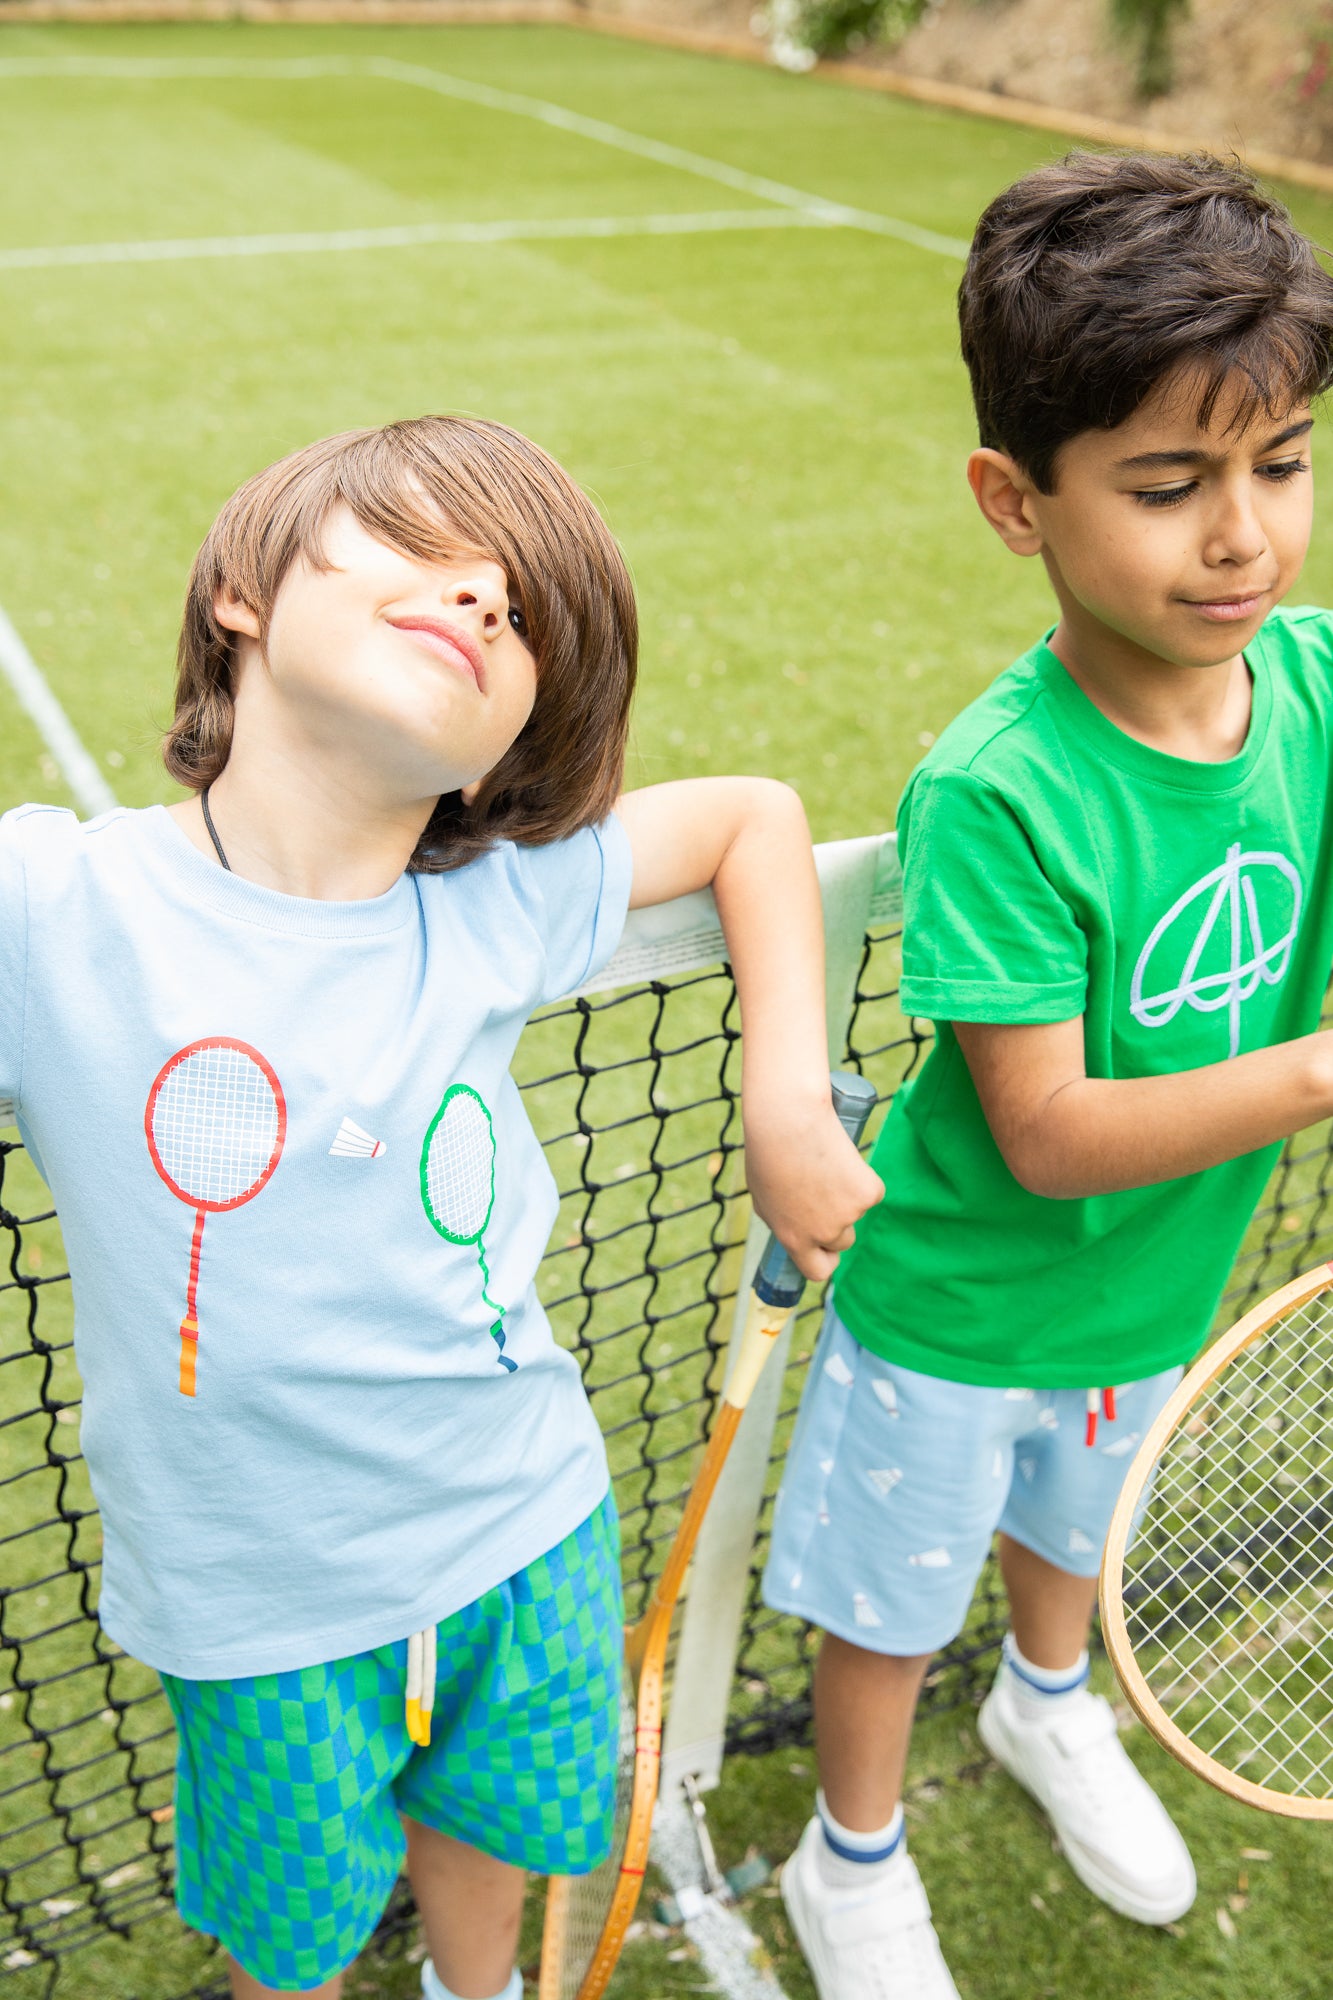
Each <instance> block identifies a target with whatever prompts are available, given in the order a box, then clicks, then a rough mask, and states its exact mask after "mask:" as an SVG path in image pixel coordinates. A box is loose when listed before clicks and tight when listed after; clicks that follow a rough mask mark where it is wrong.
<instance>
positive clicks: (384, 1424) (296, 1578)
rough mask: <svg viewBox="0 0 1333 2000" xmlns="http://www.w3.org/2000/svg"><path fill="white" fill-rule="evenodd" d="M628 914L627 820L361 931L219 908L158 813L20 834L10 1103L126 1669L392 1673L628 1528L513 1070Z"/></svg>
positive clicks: (210, 869)
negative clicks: (563, 1336) (66, 1315)
mask: <svg viewBox="0 0 1333 2000" xmlns="http://www.w3.org/2000/svg"><path fill="white" fill-rule="evenodd" d="M629 881H630V855H629V843H628V840H627V838H626V836H625V833H624V830H623V828H621V826H620V825H619V823H618V822H617V821H616V820H614V819H612V820H608V821H607V822H606V824H605V825H604V826H602V827H600V828H597V829H593V830H589V831H586V832H584V833H580V834H577V835H575V836H574V837H573V838H572V839H570V840H566V841H562V842H558V843H556V844H554V845H552V846H548V847H540V848H517V847H514V846H508V845H507V846H501V847H498V848H496V849H494V850H493V851H492V852H491V853H489V854H486V855H484V856H482V857H481V858H480V859H479V860H477V861H474V862H472V863H471V864H470V865H469V866H468V867H466V868H463V869H460V870H458V871H457V872H456V873H453V874H448V875H435V876H432V875H404V876H402V877H401V878H400V879H399V881H397V882H396V883H395V884H394V886H393V888H392V889H390V890H389V892H388V893H387V894H386V895H384V896H380V897H377V898H375V899H373V900H372V901H367V902H351V903H338V902H315V901H310V900H307V899H304V898H300V897H292V896H283V895H279V894H278V893H276V892H275V891H273V890H270V889H264V888H260V887H258V886H257V885H255V884H254V883H251V882H246V881H244V880H242V879H241V878H240V877H238V876H236V875H231V874H227V873H225V872H224V871H223V870H222V869H221V868H218V867H216V866H215V865H214V864H213V863H212V862H211V861H210V860H208V859H207V858H206V857H205V856H204V855H202V854H200V853H199V852H198V851H197V850H196V849H195V848H194V847H193V846H192V844H191V843H190V841H189V840H188V839H187V838H186V836H185V835H184V833H183V832H182V831H181V829H180V828H179V827H178V826H177V825H176V823H175V821H174V820H173V819H172V818H171V816H170V814H169V813H168V812H167V811H166V809H165V808H164V807H161V806H156V807H152V808H150V809H148V810H147V811H143V812H128V811H117V812H112V813H108V814H105V815H104V816H103V817H102V818H100V819H96V820H93V821H90V822H88V823H87V824H85V825H80V823H79V822H78V821H77V820H76V819H75V817H74V816H73V814H71V813H68V812H63V811H58V810H56V809H54V808H51V807H46V806H24V807H20V808H19V809H18V810H17V811H15V812H11V813H7V814H6V815H5V816H4V818H3V819H0V1098H5V1097H9V1098H12V1099H13V1100H14V1102H15V1105H16V1107H17V1113H18V1121H19V1125H20V1128H21V1130H22V1132H23V1135H24V1138H25V1140H26V1141H27V1143H28V1144H29V1146H30V1147H31V1150H32V1153H33V1156H34V1159H35V1160H36V1162H37V1164H38V1165H39V1166H40V1168H41V1170H42V1172H43V1174H44V1175H45V1178H46V1180H47V1182H48V1184H49V1186H50V1188H51V1192H52V1194H53V1196H54V1198H55V1204H56V1208H57V1211H58V1213H59V1215H60V1220H61V1225H62V1227H63V1230H64V1237H65V1244H66V1249H67V1252H68V1256H69V1265H70V1271H71V1274H72V1277H73V1288H74V1299H75V1351H76V1355H77V1358H78V1363H79V1367H80V1369H81V1371H82V1375H83V1382H84V1410H83V1433H82V1441H83V1449H84V1453H85V1456H86V1458H87V1461H88V1467H89V1471H90V1473H91V1475H92V1482H93V1488H94V1491H95V1493H96V1496H97V1500H98V1504H99V1506H100V1507H101V1510H102V1522H103V1529H104V1536H105V1542H104V1569H103V1578H102V1595H101V1608H100V1615H101V1620H102V1624H103V1626H104V1628H105V1630H106V1631H107V1632H108V1633H109V1634H110V1636H111V1637H112V1638H113V1639H115V1640H116V1641H117V1642H118V1643H119V1644H120V1645H121V1646H123V1647H124V1648H125V1649H126V1651H127V1652H130V1653H133V1654H135V1655H136V1656H137V1657H138V1658H140V1659H142V1660H146V1661H147V1662H148V1663H149V1664H150V1665H151V1666H154V1667H157V1668H160V1669H162V1670H163V1671H165V1672H169V1673H174V1674H179V1675H182V1676H184V1677H187V1678H192V1679H210V1678H229V1677H232V1676H236V1675H243V1674H258V1673H275V1672H280V1671H282V1670H285V1669H288V1668H293V1667H300V1666H306V1665H311V1664H314V1663H316V1662H319V1661H324V1660H331V1659H335V1658H338V1657H340V1656H342V1655H344V1654H348V1653H354V1652H360V1651H362V1650H364V1649H366V1648H368V1647H372V1646H378V1645H384V1644H387V1643H389V1642H390V1641H392V1640H395V1639H400V1638H402V1637H403V1636H404V1635H405V1634H407V1633H410V1632H413V1631H416V1630H419V1629H420V1628H421V1627H423V1626H425V1625H426V1624H428V1623H430V1622H432V1621H434V1620H436V1619H439V1618H441V1617H444V1616H447V1615H448V1614H449V1613H450V1612H452V1611H455V1610H457V1609H459V1608H460V1607H461V1606H463V1605H465V1604H468V1603H470V1602H472V1600H473V1599H475V1598H476V1597H478V1596H480V1595H481V1593H482V1592H483V1591H485V1590H487V1589H489V1588H490V1587H491V1586H492V1585H494V1584H496V1583H498V1582H499V1581H501V1580H502V1579H503V1578H504V1577H507V1576H510V1575H512V1574H514V1573H515V1572H516V1571H517V1570H519V1569H521V1568H523V1567H524V1566H525V1565H526V1564H527V1563H529V1562H531V1561H533V1560H534V1559H535V1558H536V1557H537V1556H539V1555H541V1554H542V1553H543V1552H544V1551H545V1550H547V1549H549V1548H550V1547H552V1546H553V1545H554V1544H555V1543H556V1542H558V1541H560V1540H561V1539H562V1538H563V1537H564V1536H565V1535H566V1534H567V1533H569V1532H570V1530H571V1529H573V1528H574V1527H576V1526H577V1525H578V1523H579V1522H580V1521H582V1520H583V1519H584V1518H585V1517H586V1516H587V1515H588V1514H589V1513H590V1512H591V1511H592V1509H593V1508H594V1507H595V1506H596V1505H597V1504H598V1502H599V1501H600V1500H601V1499H602V1497H603V1495H604V1494H605V1492H606V1487H607V1467H606V1456H605V1452H604V1450H603V1446H602V1439H601V1435H600V1432H599V1431H598V1428H597V1424H596V1422H595V1420H594V1418H593V1416H592V1412H591V1410H590V1409H589V1407H588V1402H587V1399H586V1397H585V1395H584V1393H583V1388H582V1384H581V1381H580V1378H579V1371H578V1368H577V1365H576V1364H575V1362H574V1360H573V1359H572V1357H571V1356H570V1355H568V1354H566V1353H565V1352H564V1351H563V1350H562V1349H560V1348H559V1347H557V1345H556V1344H555V1341H554V1340H553V1338H552V1335H551V1331H550V1327H549V1325H548V1323H547V1320H546V1316H545V1314H544V1313H543V1311H542V1309H541V1307H540V1305H539V1304H538V1302H537V1298H536V1295H535V1292H534V1290H533V1279H534V1275H535V1273H536V1270H537V1265H538V1263H539V1261H540V1259H541V1256H542V1253H543V1251H544V1250H545V1248H546V1242H547V1238H548V1236H549V1234H550V1231H551V1227H552V1224H553V1222H554V1219H555V1214H556V1206H557V1203H556V1193H555V1186H554V1183H553V1181H552V1178H551V1174H550V1171H549V1169H548V1167H547V1165H546V1161H545V1158H544V1156H543V1154H542V1150H541V1147H540V1145H539V1144H538V1142H537V1139H536V1136H535V1134H534V1133H533V1131H532V1128H531V1126H530V1124H529V1122H528V1119H527V1115H526V1113H525V1111H524V1109H523V1106H522V1103H521V1101H520V1098H519V1094H518V1091H517V1088H516V1087H515V1085H514V1083H513V1081H512V1079H511V1077H510V1075H509V1063H510V1059H511V1057H512V1055H513V1052H514V1047H515V1044H516V1042H517V1040H518V1036H519V1033H520V1031H521V1029H522V1027H523V1024H524V1022H525V1021H526V1020H527V1017H528V1015H529V1014H530V1013H531V1012H532V1010H533V1008H534V1007H537V1006H539V1005H541V1004H542V1003H543V1002H544V1001H547V1000H551V999H554V998H556V997H558V996H559V995H561V994H565V993H568V992H570V991H571V990H573V989H574V988H576V987H577V986H579V985H580V984H581V983H582V982H583V981H584V980H586V979H587V978H589V977H590V976H591V975H592V973H593V972H594V971H596V970H597V969H598V967H600V966H601V964H602V963H604V961H605V960H606V959H607V958H608V957H609V955H610V953H611V952H612V950H613V949H614V947H615V944H616V942H617V940H618V938H619V935H620V931H621V927H622V924H623V921H624V916H625V911H626V907H627V903H628V896H629ZM183 1321H185V1322H186V1323H187V1325H188V1326H190V1327H194V1326H197V1340H191V1339H186V1340H182V1322H183ZM182 1353H185V1354H187V1355H188V1356H189V1357H190V1358H191V1359H192V1360H193V1361H194V1362H195V1364H196V1365H195V1370H194V1383H193V1387H194V1394H193V1395H190V1394H186V1393H184V1391H183V1387H182V1383H183V1381H184V1380H185V1377H184V1375H183V1373H182V1367H181V1357H182Z"/></svg>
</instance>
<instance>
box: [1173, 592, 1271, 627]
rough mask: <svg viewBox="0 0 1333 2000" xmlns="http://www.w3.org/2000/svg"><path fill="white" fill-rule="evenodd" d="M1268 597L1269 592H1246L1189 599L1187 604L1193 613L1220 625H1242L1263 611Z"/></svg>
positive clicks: (1186, 600)
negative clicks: (1228, 595)
mask: <svg viewBox="0 0 1333 2000" xmlns="http://www.w3.org/2000/svg"><path fill="white" fill-rule="evenodd" d="M1267 596H1268V592H1267V590H1246V591H1242V592H1239V593H1237V594H1236V595H1234V596H1230V597H1187V598H1186V599H1185V602H1186V604H1188V605H1189V607H1190V609H1191V610H1192V611H1197V612H1199V613H1200V614H1201V615H1202V616H1203V617H1204V618H1211V619H1214V620H1216V622H1217V623H1218V624H1219V625H1241V624H1244V622H1245V620H1246V619H1247V618H1252V617H1253V616H1254V614H1255V612H1256V611H1259V610H1261V609H1262V607H1263V604H1264V600H1265V599H1266V598H1267Z"/></svg>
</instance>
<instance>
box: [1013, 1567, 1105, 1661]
mask: <svg viewBox="0 0 1333 2000" xmlns="http://www.w3.org/2000/svg"><path fill="white" fill-rule="evenodd" d="M999 1553H1000V1574H1001V1576H1002V1577H1003V1578H1004V1587H1005V1591H1006V1593H1007V1595H1008V1598H1009V1629H1010V1631H1011V1632H1012V1633H1013V1635H1014V1643H1015V1644H1016V1645H1017V1647H1018V1650H1019V1652H1020V1653H1021V1654H1022V1655H1023V1657H1024V1659H1025V1660H1031V1662H1032V1664H1033V1666H1034V1667H1044V1668H1046V1669H1047V1670H1048V1671H1049V1672H1056V1671H1058V1670H1059V1669H1060V1668H1062V1667H1069V1668H1073V1667H1076V1666H1077V1665H1078V1663H1079V1661H1080V1659H1081V1658H1082V1656H1083V1654H1084V1653H1085V1652H1086V1651H1087V1645H1088V1634H1089V1632H1090V1631H1091V1629H1092V1614H1093V1612H1094V1610H1095V1609H1096V1607H1097V1579H1096V1577H1095V1576H1073V1575H1071V1573H1070V1572H1069V1571H1068V1570H1067V1569H1057V1568H1056V1566H1055V1564H1054V1563H1049V1562H1047V1561H1046V1558H1045V1557H1044V1556H1039V1555H1038V1554H1037V1552H1036V1550H1035V1549H1030V1548H1028V1547H1027V1545H1026V1543H1024V1542H1016V1541H1015V1540H1014V1538H1013V1536H1012V1535H1004V1534H1002V1535H1001V1536H1000V1551H999Z"/></svg>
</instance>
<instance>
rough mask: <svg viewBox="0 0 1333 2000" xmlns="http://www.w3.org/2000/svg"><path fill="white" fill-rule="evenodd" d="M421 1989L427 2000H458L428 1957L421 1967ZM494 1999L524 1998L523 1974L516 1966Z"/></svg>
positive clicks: (518, 1999) (512, 1999)
mask: <svg viewBox="0 0 1333 2000" xmlns="http://www.w3.org/2000/svg"><path fill="white" fill-rule="evenodd" d="M421 1991H422V1993H423V1994H424V1996H425V2000H458V1995H457V1994H456V1993H451V1992H450V1990H449V1988H448V1987H447V1986H446V1985H445V1983H444V1981H443V1980H442V1979H441V1977H440V1975H439V1973H438V1972H437V1971H436V1970H435V1967H434V1966H433V1965H432V1964H431V1962H430V1960H429V1959H427V1960H426V1962H425V1964H424V1965H423V1966H422V1968H421ZM494 2000H523V1974H522V1973H521V1972H520V1971H519V1969H518V1967H517V1966H515V1967H514V1970H513V1972H512V1973H511V1974H510V1976H509V1982H508V1984H507V1985H505V1986H502V1987H501V1988H500V1991H499V1992H498V1993H497V1994H496V1995H495V1997H494Z"/></svg>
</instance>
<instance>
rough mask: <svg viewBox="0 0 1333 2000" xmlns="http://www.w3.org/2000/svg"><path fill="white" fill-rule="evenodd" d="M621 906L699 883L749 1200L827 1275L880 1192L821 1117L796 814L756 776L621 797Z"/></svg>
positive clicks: (786, 794) (818, 998)
mask: <svg viewBox="0 0 1333 2000" xmlns="http://www.w3.org/2000/svg"><path fill="white" fill-rule="evenodd" d="M616 811H617V813H618V815H619V817H620V819H621V821H622V823H623V825H624V827H625V829H626V831H627V833H628V834H629V838H630V845H631V847H632V849H633V853H634V886H633V890H632V892H631V896H630V902H631V905H632V907H634V908H636V909H638V908H641V907H643V906H644V905H645V904H648V903H663V902H666V901H668V900H669V899H670V898H671V897H673V896H683V895H686V894H688V893H689V891H690V890H692V889H703V888H707V887H708V886H709V885H710V884H711V885H712V889H713V894H714V896H715V898H716V900H717V907H718V914H719V916H720V917H721V919H722V929H723V932H724V934H725V936H726V940H727V953H728V956H729V957H730V960H731V965H732V970H733V971H734V972H735V975H736V987H737V991H738V993H739V995H740V1003H741V1025H742V1028H743V1030H744V1035H745V1045H744V1046H745V1063H744V1074H743V1081H742V1108H743V1111H744V1115H745V1146H746V1165H747V1170H748V1173H749V1180H750V1192H751V1194H752V1195H753V1197H754V1205H755V1207H756V1209H757V1210H758V1212H759V1214H760V1215H761V1216H762V1217H763V1219H764V1221H765V1222H767V1223H768V1225H769V1227H770V1228H771V1229H773V1230H775V1231H776V1232H777V1234H778V1236H779V1237H780V1238H781V1239H782V1241H783V1243H785V1244H786V1246H787V1248H788V1249H789V1250H790V1251H791V1253H792V1256H793V1257H794V1258H795V1259H796V1262H797V1264H798V1265H799V1266H800V1268H801V1270H802V1271H803V1272H804V1273H805V1275H806V1277H807V1278H815V1279H820V1278H826V1277H827V1276H828V1275H829V1273H830V1272H831V1271H832V1270H833V1268H834V1266H835V1265H836V1264H837V1261H838V1252H839V1251H841V1250H845V1249H846V1248H847V1247H848V1245H849V1244H850V1243H851V1240H852V1226H853V1224H854V1223H855V1222H857V1221H858V1220H859V1219H860V1217H861V1216H862V1215H864V1213H865V1211H866V1210H867V1209H868V1208H870V1207H872V1206H873V1205H874V1203H875V1202H877V1201H878V1200H879V1198H880V1196H881V1194H882V1193H883V1187H882V1185H881V1183H880V1180H879V1177H878V1176H877V1175H876V1174H874V1173H872V1172H871V1170H870V1169H869V1167H867V1166H866V1165H865V1162H864V1161H863V1160H862V1159H861V1157H860V1155H859V1154H858V1153H857V1151H856V1148H855V1147H854V1146H853V1145H852V1143H851V1141H850V1140H849V1139H848V1138H847V1137H846V1135H845V1133H844V1132H843V1130H842V1128H841V1126H840V1125H839V1124H838V1122H837V1119H836V1118H835V1117H834V1114H833V1104H832V1099H831V1096H830V1093H829V1077H828V1050H827V1042H826V1030H825V1021H824V924H823V914H822V910H821V906H820V900H819V883H818V880H817V878H816V875H815V866H814V856H813V854H812V852H811V847H810V831H809V828H808V826H807V825H806V819H805V811H804V808H803V807H802V805H801V801H800V799H799V798H798V797H797V795H796V793H795V792H794V791H792V790H791V788H790V787H789V786H787V785H781V784H778V783H776V782H775V781H774V780H772V779H769V778H688V779H682V780H680V781H678V782H677V783H674V784H666V785H652V786H649V787H647V788H646V789H645V790H643V791H640V792H628V793H626V794H625V795H624V796H623V797H622V798H621V799H620V800H619V801H618V803H617V807H616Z"/></svg>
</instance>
